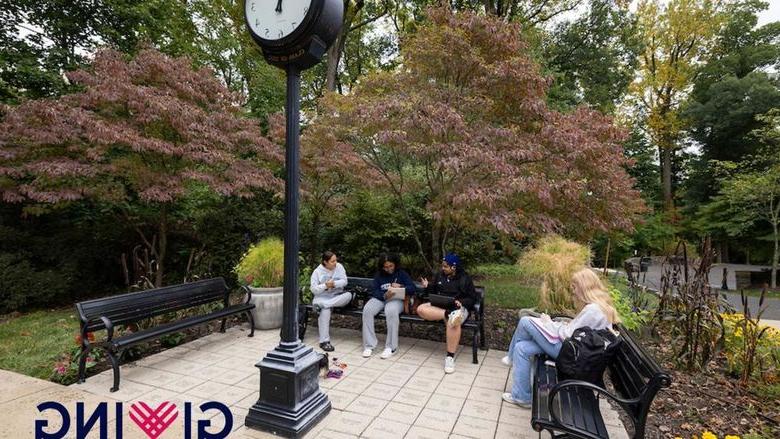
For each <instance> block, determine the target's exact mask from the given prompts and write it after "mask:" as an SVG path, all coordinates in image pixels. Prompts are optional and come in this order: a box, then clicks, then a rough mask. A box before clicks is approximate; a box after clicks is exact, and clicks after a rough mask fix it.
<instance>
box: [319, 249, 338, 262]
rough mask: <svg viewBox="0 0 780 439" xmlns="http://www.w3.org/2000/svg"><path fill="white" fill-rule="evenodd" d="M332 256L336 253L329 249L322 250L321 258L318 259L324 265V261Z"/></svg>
mask: <svg viewBox="0 0 780 439" xmlns="http://www.w3.org/2000/svg"><path fill="white" fill-rule="evenodd" d="M334 256H336V253H333V252H332V251H330V250H325V251H324V252H322V259H320V263H322V264H323V265H325V263H326V262H328V261H330V258H332V257H334Z"/></svg>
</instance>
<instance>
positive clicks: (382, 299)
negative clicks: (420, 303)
mask: <svg viewBox="0 0 780 439" xmlns="http://www.w3.org/2000/svg"><path fill="white" fill-rule="evenodd" d="M390 288H404V289H405V290H406V295H409V296H411V295H413V294H414V292H415V288H416V287H415V285H414V281H413V280H412V278H411V276H409V274H408V273H406V271H404V270H402V269H401V260H400V258H399V257H398V255H395V254H386V253H383V254H382V255H380V256H379V261H378V263H377V272H376V274H375V275H374V287H373V288H372V289H371V299H370V300H369V301H368V302H366V304H365V305H364V306H363V357H366V358H368V357H370V356H371V354H372V353H373V351H374V348H376V345H377V339H376V333H375V332H374V317H375V316H376V315H377V314H379V312H380V311H384V312H385V320H386V321H387V340H386V341H385V350H384V351H382V355H381V356H380V358H382V359H386V358H390V357H391V356H393V354H395V351H396V350H397V349H398V327H399V326H400V315H401V313H402V312H403V310H404V301H403V300H400V299H389V296H390V292H389V291H388V289H390Z"/></svg>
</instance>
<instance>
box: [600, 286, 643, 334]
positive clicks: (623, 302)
mask: <svg viewBox="0 0 780 439" xmlns="http://www.w3.org/2000/svg"><path fill="white" fill-rule="evenodd" d="M609 295H610V296H612V304H613V305H614V306H615V309H616V310H617V312H618V315H619V316H620V320H621V322H622V323H623V326H625V327H626V328H628V329H630V330H632V331H636V330H637V329H639V328H641V327H642V326H643V325H644V324H645V323H647V322H648V321H650V318H651V317H652V315H651V313H650V311H648V310H646V309H635V308H634V307H633V305H631V299H630V298H629V297H627V296H626V295H625V294H624V293H623V292H622V291H620V290H619V289H618V288H616V287H615V286H613V285H610V286H609Z"/></svg>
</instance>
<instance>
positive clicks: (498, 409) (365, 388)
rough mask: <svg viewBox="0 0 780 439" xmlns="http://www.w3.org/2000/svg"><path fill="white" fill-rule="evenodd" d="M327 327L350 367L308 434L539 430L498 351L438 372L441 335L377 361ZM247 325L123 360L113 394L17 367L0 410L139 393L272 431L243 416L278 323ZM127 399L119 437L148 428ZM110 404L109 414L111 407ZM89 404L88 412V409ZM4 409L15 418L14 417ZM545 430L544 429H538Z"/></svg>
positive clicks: (330, 382) (103, 384)
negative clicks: (214, 404)
mask: <svg viewBox="0 0 780 439" xmlns="http://www.w3.org/2000/svg"><path fill="white" fill-rule="evenodd" d="M308 332H309V334H307V337H306V340H305V342H306V343H307V344H309V345H315V342H316V328H311V330H310V331H308ZM331 332H332V342H333V344H334V346H335V347H336V351H335V352H333V353H332V354H331V358H333V357H337V358H338V359H339V360H341V361H343V362H345V363H347V365H348V367H347V368H346V370H345V375H344V377H342V378H341V379H325V378H320V386H321V387H322V389H323V390H324V391H325V392H327V394H328V397H329V398H330V401H331V402H332V404H333V410H331V412H330V414H329V415H328V416H327V417H326V418H325V419H324V420H323V421H322V422H320V423H319V424H318V425H317V426H316V427H315V428H314V429H313V430H312V431H311V432H310V433H309V434H308V435H307V437H314V438H348V437H367V438H394V437H397V438H401V437H406V438H446V437H450V438H459V437H471V438H531V437H538V433H536V432H534V431H533V430H532V429H531V426H530V411H529V410H524V409H520V408H517V407H516V406H513V405H510V404H507V403H504V402H503V401H501V392H502V391H503V390H504V389H506V388H508V387H509V385H510V383H509V381H510V377H509V369H508V368H507V367H505V366H503V365H502V364H501V362H500V358H501V357H502V356H504V355H505V352H503V351H494V350H490V351H480V364H478V365H474V364H471V361H470V354H471V352H470V348H469V347H466V349H465V350H463V349H461V351H460V352H458V357H457V365H456V372H455V373H454V374H451V375H445V374H444V371H443V356H444V347H443V343H438V342H432V341H429V340H417V339H410V338H402V339H401V341H400V346H401V347H400V349H399V352H398V353H397V354H396V355H395V356H394V357H392V358H391V359H388V360H381V359H380V358H379V355H378V353H379V352H378V351H379V350H377V351H376V353H375V355H374V357H372V358H371V359H368V360H367V359H364V358H362V357H361V356H360V353H361V351H362V346H361V339H360V332H358V331H354V330H346V329H338V328H334V329H333V330H332V331H331ZM246 334H247V332H246V328H241V327H233V328H231V329H229V330H228V331H227V332H226V333H224V334H219V333H217V334H212V335H209V336H206V337H203V338H201V339H198V340H195V341H193V342H190V343H187V344H185V345H182V346H178V347H176V348H173V349H169V350H167V351H164V352H161V353H159V354H155V355H152V356H150V357H147V358H144V359H142V360H139V361H137V362H135V363H129V364H125V365H123V366H122V383H121V388H120V390H119V391H118V392H116V393H111V392H109V387H111V372H110V371H106V372H103V373H101V374H99V375H96V376H93V377H90V378H89V379H88V380H87V382H86V383H84V384H74V385H72V386H69V387H63V386H59V385H56V384H52V383H46V382H39V383H37V384H36V385H37V386H39V387H40V389H37V388H36V387H35V386H30V385H28V384H26V382H25V380H30V381H34V379H32V378H27V377H23V376H22V375H18V377H21V378H19V379H20V380H22V387H24V388H25V389H26V390H24V391H20V390H17V391H16V392H17V393H19V392H21V396H18V397H17V398H13V396H14V393H13V392H9V391H8V390H7V389H5V391H4V392H3V393H4V398H3V399H0V403H2V404H0V410H3V412H4V413H6V414H9V410H10V411H11V412H13V411H14V410H16V411H17V412H18V411H21V410H24V411H25V413H26V412H28V411H30V410H35V407H34V404H33V401H35V400H36V399H37V400H41V398H44V399H43V400H52V399H55V398H56V396H55V395H57V394H58V392H59V393H61V394H62V395H60V396H61V397H62V398H64V399H65V400H66V401H77V400H86V401H87V402H88V404H87V405H88V407H89V406H90V405H94V404H97V402H99V401H114V400H119V401H124V402H135V401H137V400H142V401H144V402H147V403H153V404H157V403H161V402H163V401H172V402H174V403H177V406H179V407H183V406H181V405H179V403H183V402H185V401H190V402H192V403H193V404H199V403H200V402H202V401H208V400H215V401H220V402H222V403H224V404H227V405H229V406H230V408H231V411H232V413H233V417H234V425H233V431H234V433H233V434H231V436H230V437H231V438H234V437H235V438H263V437H270V435H268V434H265V433H262V432H258V431H255V430H252V429H247V428H246V427H244V426H243V424H244V416H245V415H246V413H247V409H248V408H249V407H250V406H251V405H252V404H253V403H254V402H255V401H256V400H257V394H258V388H259V373H258V370H257V368H256V367H255V363H256V362H257V361H258V360H259V359H260V358H261V357H262V356H264V355H265V353H266V352H267V351H269V350H271V349H273V348H274V347H275V346H276V344H277V342H278V339H279V331H278V330H271V331H258V332H255V337H254V338H248V337H246ZM380 346H381V344H380ZM15 376H17V375H15ZM0 390H2V389H0ZM32 390H35V391H36V392H38V393H34V392H33V391H32ZM9 395H10V397H9ZM36 395H37V396H36ZM125 406H126V408H125V410H124V412H125V421H124V429H123V430H124V431H125V433H126V435H125V437H131V438H132V437H139V438H142V437H145V435H143V434H142V433H141V431H140V430H139V429H137V428H136V427H135V426H134V425H132V422H131V421H130V420H129V419H128V418H127V412H128V411H129V410H128V409H129V404H125ZM604 408H605V409H606V410H607V411H606V412H605V420H606V422H607V423H608V424H609V428H610V437H613V438H624V437H627V435H626V433H625V431H624V428H623V426H622V424H621V423H620V421H619V419H618V416H617V413H615V412H614V411H612V410H611V409H608V408H607V407H604ZM71 411H73V408H71ZM110 412H111V413H113V409H111V410H110ZM87 413H91V411H90V410H89V409H87ZM217 414H218V412H215V413H208V414H201V413H200V412H199V410H196V411H195V413H193V418H194V419H193V422H195V421H196V420H197V419H203V418H204V417H209V416H213V422H214V424H215V426H214V427H212V429H210V431H213V432H216V431H219V429H218V428H219V423H220V422H221V421H224V418H223V417H222V416H221V415H220V416H218V415H217ZM30 416H33V417H35V416H40V415H38V414H37V411H35V412H34V413H32V412H31V413H30V414H29V415H24V416H22V418H23V417H26V418H27V420H25V424H24V425H21V424H20V425H19V426H17V428H21V429H22V430H21V431H23V430H31V428H32V426H33V422H32V420H31V418H30ZM10 418H11V419H14V416H10ZM16 418H20V417H19V416H17V417H16ZM112 422H115V421H112ZM55 423H56V422H55ZM182 425H183V422H181V421H178V420H177V421H176V423H175V424H173V425H172V426H171V428H170V429H169V430H166V431H165V433H164V434H163V435H162V436H161V438H178V437H183V436H182V430H183V426H182ZM6 427H7V426H6ZM111 428H113V427H111ZM109 430H111V429H109ZM21 431H20V432H21ZM71 431H73V429H71ZM0 433H1V432H0ZM30 433H31V432H30ZM0 436H2V437H11V436H6V435H2V434H0ZM14 437H29V435H26V434H25V435H24V436H21V435H14ZM96 437H97V436H96ZM543 437H549V436H548V435H547V434H544V435H543Z"/></svg>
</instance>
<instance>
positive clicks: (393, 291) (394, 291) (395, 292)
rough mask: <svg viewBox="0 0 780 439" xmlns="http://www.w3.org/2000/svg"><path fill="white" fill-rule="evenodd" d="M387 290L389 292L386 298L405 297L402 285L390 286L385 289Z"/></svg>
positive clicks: (397, 298)
mask: <svg viewBox="0 0 780 439" xmlns="http://www.w3.org/2000/svg"><path fill="white" fill-rule="evenodd" d="M387 292H388V293H390V296H388V298H387V300H404V297H406V288H404V287H398V288H393V287H390V288H388V289H387Z"/></svg>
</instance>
